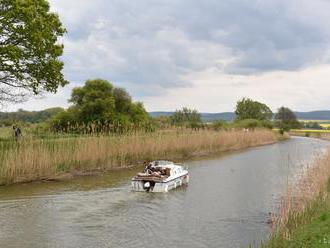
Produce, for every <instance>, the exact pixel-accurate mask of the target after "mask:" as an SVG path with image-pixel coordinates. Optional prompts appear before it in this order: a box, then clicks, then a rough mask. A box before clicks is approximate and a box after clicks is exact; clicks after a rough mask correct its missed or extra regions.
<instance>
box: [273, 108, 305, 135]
mask: <svg viewBox="0 0 330 248" xmlns="http://www.w3.org/2000/svg"><path fill="white" fill-rule="evenodd" d="M275 126H276V127H278V128H279V129H280V131H281V133H283V132H288V131H290V129H293V128H300V123H299V121H298V120H297V117H296V115H295V114H294V113H293V111H292V110H291V109H289V108H286V107H281V108H279V110H278V112H277V113H276V115H275Z"/></svg>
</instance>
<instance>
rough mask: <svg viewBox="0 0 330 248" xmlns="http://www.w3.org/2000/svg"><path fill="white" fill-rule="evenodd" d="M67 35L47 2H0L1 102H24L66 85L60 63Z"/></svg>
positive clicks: (18, 0) (44, 0) (61, 63)
mask: <svg viewBox="0 0 330 248" xmlns="http://www.w3.org/2000/svg"><path fill="white" fill-rule="evenodd" d="M64 33H65V29H64V28H63V26H62V24H61V22H60V20H59V17H58V15H57V14H55V13H52V12H50V7H49V4H48V2H47V1H46V0H1V1H0V102H20V101H24V100H26V99H27V96H29V95H31V94H39V93H41V92H43V91H48V92H56V90H57V88H58V87H59V86H64V85H65V84H67V81H66V80H65V79H64V76H63V74H62V69H63V62H61V61H60V59H59V57H60V56H61V55H62V53H63V45H62V44H60V43H59V42H58V39H59V38H60V37H62V36H63V35H64Z"/></svg>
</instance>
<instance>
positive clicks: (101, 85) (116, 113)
mask: <svg viewBox="0 0 330 248" xmlns="http://www.w3.org/2000/svg"><path fill="white" fill-rule="evenodd" d="M70 102H71V103H72V104H73V105H72V106H71V107H70V108H69V109H68V110H66V111H62V112H60V113H58V114H57V115H56V116H55V117H54V118H53V120H52V121H51V126H52V129H53V130H54V131H63V132H79V133H80V132H84V133H92V132H124V131H127V130H128V129H141V128H146V129H148V130H151V129H152V127H151V123H150V118H149V115H148V113H147V112H146V110H145V109H144V106H143V104H142V103H140V102H137V103H134V102H132V99H131V97H130V95H129V94H128V93H127V92H126V90H125V89H122V88H116V87H114V86H113V85H112V84H111V83H110V82H108V81H106V80H102V79H95V80H88V81H86V83H85V85H84V86H83V87H77V88H74V89H73V90H72V94H71V99H70Z"/></svg>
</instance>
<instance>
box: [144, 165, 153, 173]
mask: <svg viewBox="0 0 330 248" xmlns="http://www.w3.org/2000/svg"><path fill="white" fill-rule="evenodd" d="M144 172H145V173H148V174H151V173H152V172H153V165H152V163H149V164H148V165H147V166H146V167H145V168H144Z"/></svg>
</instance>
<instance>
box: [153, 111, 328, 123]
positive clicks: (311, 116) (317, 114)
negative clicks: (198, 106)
mask: <svg viewBox="0 0 330 248" xmlns="http://www.w3.org/2000/svg"><path fill="white" fill-rule="evenodd" d="M173 113H174V112H150V113H149V114H150V115H151V116H152V117H158V116H170V115H172V114H173ZM295 114H296V116H297V118H298V119H300V120H330V110H320V111H310V112H295ZM201 116H202V120H203V121H205V122H208V121H215V120H225V121H232V120H234V119H235V114H234V113H233V112H223V113H201Z"/></svg>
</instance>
